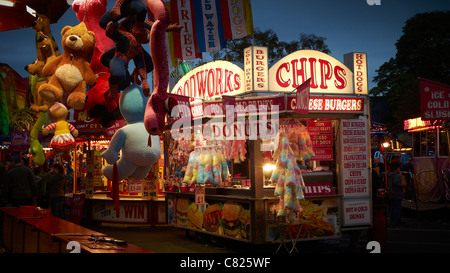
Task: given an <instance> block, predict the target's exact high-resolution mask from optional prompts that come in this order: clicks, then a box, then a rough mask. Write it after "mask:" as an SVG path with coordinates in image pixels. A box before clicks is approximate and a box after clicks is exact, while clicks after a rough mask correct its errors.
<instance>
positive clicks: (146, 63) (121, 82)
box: [101, 15, 153, 99]
mask: <svg viewBox="0 0 450 273" xmlns="http://www.w3.org/2000/svg"><path fill="white" fill-rule="evenodd" d="M135 21H136V20H135V16H134V15H129V16H128V17H126V18H125V19H123V20H122V21H121V22H120V23H119V24H117V23H114V22H109V23H108V25H107V26H106V35H107V36H108V37H109V38H111V39H112V40H113V41H114V42H115V43H116V46H115V47H114V48H112V49H110V50H108V51H106V52H105V54H103V56H102V58H101V62H102V64H103V65H104V66H107V67H109V68H110V70H111V76H110V78H109V86H110V94H109V97H110V98H112V99H114V98H115V97H116V96H117V94H118V93H119V91H120V90H122V89H124V88H126V87H127V86H128V85H129V84H130V81H131V78H130V75H129V72H128V63H129V62H130V60H133V62H134V64H135V66H136V70H135V71H136V72H134V73H133V74H134V75H136V74H138V75H139V76H140V78H141V82H142V89H143V92H144V95H145V96H149V94H150V86H149V85H148V82H147V73H148V72H150V71H152V70H153V63H152V61H151V57H150V55H149V54H148V53H147V52H146V51H145V50H144V49H143V48H142V45H141V44H146V43H148V42H149V34H150V29H151V26H150V24H151V23H150V22H148V21H147V22H146V23H144V24H143V26H144V29H145V30H146V32H145V33H144V34H143V35H141V36H134V35H133V34H132V33H131V30H132V28H133V26H134V25H135Z"/></svg>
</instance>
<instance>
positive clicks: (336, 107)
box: [287, 96, 364, 113]
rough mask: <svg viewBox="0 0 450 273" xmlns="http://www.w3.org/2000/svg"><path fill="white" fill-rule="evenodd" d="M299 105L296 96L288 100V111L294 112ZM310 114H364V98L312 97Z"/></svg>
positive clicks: (310, 99)
mask: <svg viewBox="0 0 450 273" xmlns="http://www.w3.org/2000/svg"><path fill="white" fill-rule="evenodd" d="M296 104H297V99H296V97H295V96H290V97H288V99H287V110H288V111H294V109H295V106H296ZM309 111H310V112H355V113H357V112H364V98H334V97H333V98H331V97H310V98H309Z"/></svg>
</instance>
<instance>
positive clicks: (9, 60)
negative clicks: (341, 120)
mask: <svg viewBox="0 0 450 273" xmlns="http://www.w3.org/2000/svg"><path fill="white" fill-rule="evenodd" d="M367 2H377V1H373V0H314V1H301V0H279V1H274V0H251V4H252V12H253V23H254V27H255V28H259V29H260V30H262V31H264V30H267V29H272V30H274V32H275V33H276V34H277V35H278V38H279V39H280V40H281V41H286V42H290V41H293V40H297V39H298V36H299V34H300V33H313V34H316V35H317V36H322V37H325V38H326V44H327V45H328V47H329V49H330V50H331V54H330V55H331V56H333V57H335V58H336V59H338V60H339V61H341V62H343V56H344V54H345V53H348V52H353V51H355V52H366V53H367V58H368V73H369V88H372V87H374V84H373V83H372V82H371V79H372V78H373V77H374V76H375V75H376V74H375V70H377V69H378V68H379V67H380V65H382V64H383V63H384V62H386V61H388V60H389V59H390V58H391V57H394V56H395V53H396V48H395V43H396V41H397V40H398V39H399V38H400V36H401V35H402V28H403V26H404V24H405V22H406V20H407V19H409V18H411V17H413V16H414V15H415V14H417V13H424V12H430V11H438V10H450V1H448V0H380V1H379V2H381V5H369V4H368V3H367ZM113 3H114V1H111V0H110V1H109V4H108V5H109V7H111V6H112V4H113ZM78 23H79V22H78V20H77V18H76V16H75V13H74V12H73V10H72V9H71V8H70V9H68V10H67V12H66V13H65V14H64V15H63V17H61V19H60V20H59V21H58V22H57V23H55V24H52V25H51V29H52V33H53V35H54V37H55V39H56V40H57V43H58V45H59V47H60V49H61V48H62V47H61V34H60V31H61V29H62V28H63V27H64V26H66V25H72V26H73V25H76V24H78ZM0 40H1V41H2V42H1V43H0V63H6V64H8V65H10V66H11V67H12V68H13V69H15V70H16V71H17V72H18V73H19V74H20V75H21V76H22V77H27V76H28V73H27V72H26V71H25V70H24V67H25V65H27V64H30V63H32V62H33V61H34V60H35V59H36V50H35V48H34V31H33V30H32V29H31V28H27V29H20V30H12V31H6V32H0Z"/></svg>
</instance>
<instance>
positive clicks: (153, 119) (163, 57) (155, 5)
mask: <svg viewBox="0 0 450 273" xmlns="http://www.w3.org/2000/svg"><path fill="white" fill-rule="evenodd" d="M146 3H147V7H148V10H149V16H148V18H149V19H150V18H152V15H154V16H155V18H156V20H155V22H154V23H153V26H152V29H151V31H150V54H151V56H152V60H153V65H154V70H153V76H154V79H155V89H154V90H153V93H152V94H151V96H150V98H149V100H148V102H147V107H146V109H145V115H144V124H145V128H146V130H147V132H148V133H149V134H150V135H161V134H162V132H163V130H164V124H165V116H166V114H168V113H170V109H172V108H173V107H174V106H175V105H176V104H177V102H176V100H174V99H169V95H168V94H167V87H168V85H169V65H168V63H167V50H166V38H165V37H166V36H165V35H166V30H167V27H168V26H169V24H170V13H169V10H168V9H167V7H166V5H165V4H164V2H163V1H162V0H146ZM149 145H151V143H150V137H149Z"/></svg>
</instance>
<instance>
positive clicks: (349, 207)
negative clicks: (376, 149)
mask: <svg viewBox="0 0 450 273" xmlns="http://www.w3.org/2000/svg"><path fill="white" fill-rule="evenodd" d="M340 134H341V135H340V139H341V143H340V144H341V158H340V159H341V168H342V169H341V173H342V180H341V189H342V191H341V192H342V195H343V205H344V214H345V215H344V225H347V226H354V225H365V224H370V221H371V217H370V215H371V214H370V206H369V205H368V204H369V203H370V202H369V201H370V179H369V167H370V166H369V162H370V161H369V157H370V153H369V152H370V150H369V149H370V147H369V142H368V138H369V132H368V122H367V120H366V119H363V118H361V119H347V120H341V128H340ZM361 204H363V205H361Z"/></svg>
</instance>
